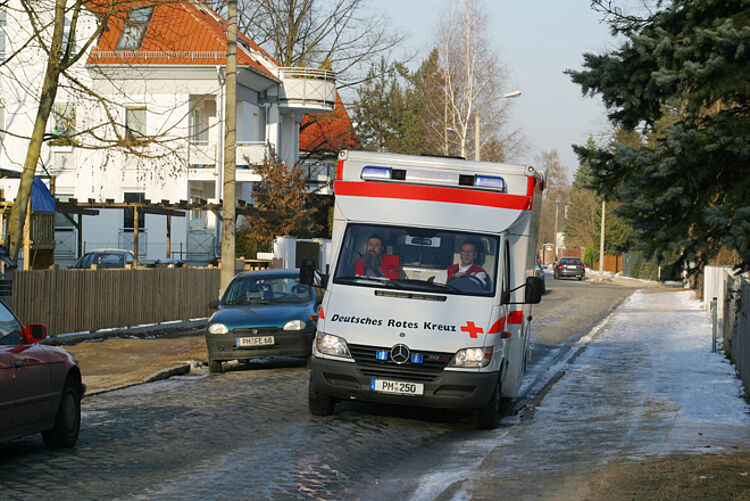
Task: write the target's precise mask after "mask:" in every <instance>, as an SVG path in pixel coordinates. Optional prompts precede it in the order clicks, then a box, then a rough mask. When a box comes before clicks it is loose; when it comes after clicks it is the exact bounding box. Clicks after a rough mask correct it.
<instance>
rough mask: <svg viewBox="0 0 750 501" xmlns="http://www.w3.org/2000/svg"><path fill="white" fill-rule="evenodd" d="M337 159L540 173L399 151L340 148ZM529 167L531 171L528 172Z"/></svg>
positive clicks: (524, 167)
mask: <svg viewBox="0 0 750 501" xmlns="http://www.w3.org/2000/svg"><path fill="white" fill-rule="evenodd" d="M338 159H339V160H343V161H356V162H373V165H374V166H382V167H390V164H391V163H393V164H395V165H413V166H425V167H427V166H429V167H430V168H438V169H439V168H445V169H450V170H464V171H471V172H476V171H482V170H497V168H501V169H507V170H508V171H511V172H518V171H521V170H522V171H526V172H525V173H526V174H530V173H531V172H535V173H538V174H541V172H540V171H539V170H538V169H536V168H534V167H533V166H532V165H523V164H511V163H503V162H483V161H478V160H467V159H463V158H457V157H443V156H431V155H404V154H400V153H386V152H374V151H359V150H341V151H340V152H339V157H338ZM436 161H440V165H436V163H435V162H436ZM528 169H531V172H528Z"/></svg>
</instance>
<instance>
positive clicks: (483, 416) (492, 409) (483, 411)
mask: <svg viewBox="0 0 750 501" xmlns="http://www.w3.org/2000/svg"><path fill="white" fill-rule="evenodd" d="M500 389H501V387H500V379H499V378H498V381H497V384H496V385H495V391H494V392H492V397H490V401H489V402H487V405H485V406H484V407H482V408H480V409H477V410H475V411H474V416H473V418H474V419H473V420H474V427H475V428H477V429H478V430H492V429H495V428H497V425H498V424H500V408H501V404H502V400H501V398H500Z"/></svg>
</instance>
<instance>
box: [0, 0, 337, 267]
mask: <svg viewBox="0 0 750 501" xmlns="http://www.w3.org/2000/svg"><path fill="white" fill-rule="evenodd" d="M53 3H54V2H53ZM39 5H40V6H41V5H44V2H43V1H40V3H39ZM124 5H125V6H124V7H123V12H122V13H121V15H119V16H113V17H110V18H109V19H108V21H107V29H106V30H105V31H103V32H102V34H101V36H99V38H98V39H97V40H96V42H95V43H94V44H93V45H92V46H91V47H90V48H88V49H87V50H86V53H85V55H84V57H82V58H81V59H80V61H79V62H78V63H77V64H76V65H75V66H74V68H73V69H72V70H71V71H70V72H69V74H68V75H67V78H64V79H63V81H62V83H61V85H60V88H59V91H58V94H57V98H56V101H55V106H54V112H53V115H52V116H51V117H50V120H49V123H48V135H47V138H48V140H47V141H45V143H44V146H43V151H42V157H41V159H40V165H39V166H38V168H37V173H38V174H40V175H44V176H46V175H49V181H48V180H47V179H45V182H48V184H51V185H53V186H51V188H53V190H54V194H55V196H56V197H57V198H59V199H61V200H77V201H92V202H94V203H106V202H110V203H122V202H142V201H144V200H150V201H154V202H160V201H168V202H169V203H178V202H179V201H188V202H198V201H201V202H207V203H219V201H220V200H221V199H222V176H223V153H224V129H223V124H224V117H223V115H224V109H225V108H224V107H225V98H226V93H225V88H226V86H225V67H224V65H225V58H226V34H225V21H224V20H223V19H222V18H221V17H220V16H219V15H217V14H216V13H215V12H214V11H212V10H211V9H209V8H208V7H207V6H206V5H205V4H204V3H203V2H201V1H199V0H187V1H182V2H164V3H161V2H135V3H129V4H124ZM102 19H103V17H102V13H95V12H85V13H84V15H83V16H82V20H81V21H80V22H79V25H78V29H77V30H76V35H75V39H74V40H72V41H70V40H67V39H66V43H71V44H73V47H74V48H75V49H76V50H80V49H81V47H82V46H83V44H84V43H85V42H86V40H88V39H89V38H90V35H91V34H92V33H95V30H96V29H97V26H99V23H100V22H101V20H102ZM66 22H68V23H69V22H70V20H69V19H67V20H66ZM29 26H30V22H29V19H28V16H27V14H26V13H25V12H24V11H23V10H22V9H20V6H19V5H18V2H17V1H16V0H10V1H9V2H8V3H7V4H4V5H3V6H2V7H0V57H2V58H4V60H5V63H6V64H4V65H2V66H0V131H2V132H0V138H1V139H2V141H1V145H0V167H2V168H5V169H10V170H19V171H20V170H21V169H22V167H23V163H24V159H25V156H26V150H27V144H28V137H29V136H30V134H31V130H32V127H33V122H34V119H35V117H36V110H37V106H38V95H39V93H40V83H41V81H42V79H43V75H44V69H45V65H46V57H45V53H44V52H43V51H42V50H41V48H40V47H39V46H38V44H36V43H32V44H30V45H27V46H24V44H25V43H26V42H27V41H28V40H30V39H31V36H30V33H29V30H30V28H29ZM48 35H49V33H47V36H48ZM237 66H238V71H237V92H236V99H237V108H236V110H237V152H236V159H237V160H236V163H237V171H236V181H237V188H236V194H237V195H236V196H237V199H238V200H245V201H247V202H250V201H251V196H252V195H251V193H252V183H253V182H254V181H257V180H258V178H257V176H256V175H255V174H254V172H253V170H252V168H251V167H252V165H253V164H255V163H259V162H262V161H263V160H264V158H266V157H268V156H270V155H277V156H278V157H279V158H280V159H281V160H282V161H284V162H286V163H290V164H293V163H295V162H296V161H297V160H298V155H299V153H298V152H299V126H300V123H301V121H302V116H303V115H304V114H308V113H319V112H325V111H329V110H332V109H333V107H334V103H335V97H336V93H335V79H334V76H333V75H332V74H331V73H330V72H328V71H325V70H317V69H306V68H284V67H281V66H280V65H279V63H278V62H277V61H275V60H274V59H273V58H272V57H271V56H270V55H269V54H268V53H266V52H265V51H264V50H263V49H261V48H260V47H259V46H257V45H256V44H255V43H254V42H252V41H251V40H250V39H248V38H247V37H246V36H244V35H242V34H241V35H240V41H239V45H238V55H237ZM17 183H18V181H17V180H11V179H2V180H0V195H2V196H4V198H5V199H6V200H13V199H14V198H15V194H16V191H17ZM133 225H134V220H133V213H132V211H128V210H123V209H106V208H105V209H99V215H97V216H83V225H82V228H83V229H82V235H81V236H82V240H83V244H82V247H83V248H78V244H77V241H78V236H77V235H76V232H77V230H76V229H75V227H74V225H73V224H72V223H71V222H70V221H69V220H68V219H66V218H65V217H63V216H62V215H61V214H58V216H57V222H56V242H57V243H56V251H55V261H56V262H57V263H58V264H60V265H61V266H66V265H68V264H71V263H72V262H73V261H74V260H75V258H76V256H77V255H80V253H82V252H83V251H85V250H87V249H93V248H100V247H119V248H129V249H132V248H133ZM166 227H167V218H166V217H164V216H160V215H154V214H146V215H145V217H140V218H139V232H138V233H139V246H138V247H139V259H140V260H141V261H143V262H149V261H154V260H156V259H163V258H165V257H177V258H182V259H184V260H185V261H188V262H193V263H205V262H208V261H210V260H211V259H212V258H214V257H215V256H216V255H218V253H219V251H218V247H219V242H220V219H218V218H217V215H216V214H213V213H211V212H208V211H187V214H186V217H184V218H183V217H178V218H172V221H171V241H170V243H169V245H170V250H171V253H170V254H171V256H167V245H168V243H167V237H166V235H167V228H166Z"/></svg>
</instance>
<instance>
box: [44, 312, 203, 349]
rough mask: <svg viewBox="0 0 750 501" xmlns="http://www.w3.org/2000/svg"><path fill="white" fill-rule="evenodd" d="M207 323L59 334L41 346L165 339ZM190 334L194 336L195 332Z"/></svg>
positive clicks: (196, 322) (167, 324) (157, 325)
mask: <svg viewBox="0 0 750 501" xmlns="http://www.w3.org/2000/svg"><path fill="white" fill-rule="evenodd" d="M207 322H208V319H207V318H200V319H197V320H188V321H184V322H180V321H177V322H165V323H160V324H149V325H141V326H137V327H123V328H118V329H100V330H98V331H89V332H74V333H69V334H57V335H55V336H53V337H48V338H45V339H44V340H42V341H41V344H46V345H51V346H66V345H71V344H77V343H80V342H83V341H98V340H102V339H109V338H117V337H140V338H148V337H165V336H169V335H171V334H178V333H182V332H186V331H196V330H200V329H205V328H206V324H207ZM190 333H191V334H193V332H190Z"/></svg>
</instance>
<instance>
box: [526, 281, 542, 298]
mask: <svg viewBox="0 0 750 501" xmlns="http://www.w3.org/2000/svg"><path fill="white" fill-rule="evenodd" d="M541 301H542V279H541V278H539V277H527V278H526V290H525V291H524V302H525V303H528V304H538V303H540V302H541Z"/></svg>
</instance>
